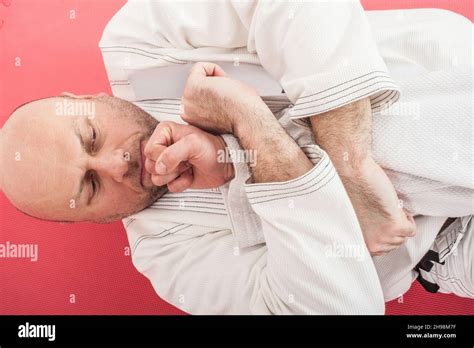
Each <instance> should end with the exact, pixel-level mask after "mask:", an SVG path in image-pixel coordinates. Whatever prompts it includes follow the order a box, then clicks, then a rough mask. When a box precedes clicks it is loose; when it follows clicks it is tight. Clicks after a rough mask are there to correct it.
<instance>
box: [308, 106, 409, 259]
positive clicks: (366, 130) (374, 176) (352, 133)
mask: <svg viewBox="0 0 474 348" xmlns="http://www.w3.org/2000/svg"><path fill="white" fill-rule="evenodd" d="M310 120H311V125H312V127H313V133H314V136H315V139H316V142H317V143H318V145H319V146H321V148H323V149H324V150H325V151H326V152H327V153H328V155H329V157H330V158H331V160H332V162H333V163H334V166H335V167H336V170H337V172H338V174H339V176H340V177H341V180H342V182H343V183H344V187H345V188H346V191H347V193H348V195H349V197H350V199H351V202H352V205H353V206H354V210H355V212H356V214H357V217H358V219H359V223H360V227H361V229H362V233H363V234H364V239H365V243H366V244H367V247H368V249H369V251H370V253H371V254H372V255H382V254H384V253H387V252H389V251H391V250H394V249H396V248H397V247H399V246H400V245H402V244H403V243H404V242H405V240H406V238H407V237H412V236H414V235H415V230H416V226H415V221H414V220H413V217H411V216H410V215H408V214H406V213H405V211H404V210H403V207H402V206H401V205H400V204H399V200H398V197H397V194H396V192H395V189H394V187H393V185H392V183H391V182H390V180H389V179H388V177H387V176H386V174H385V172H384V171H383V170H382V168H381V167H380V166H379V165H378V164H377V163H375V161H374V160H373V158H372V151H371V150H372V149H371V145H372V111H371V107H370V100H369V98H366V99H362V100H359V101H357V102H354V103H352V104H349V105H346V106H343V107H341V108H339V109H336V110H332V111H328V112H326V113H323V114H321V115H317V116H313V117H311V119H310Z"/></svg>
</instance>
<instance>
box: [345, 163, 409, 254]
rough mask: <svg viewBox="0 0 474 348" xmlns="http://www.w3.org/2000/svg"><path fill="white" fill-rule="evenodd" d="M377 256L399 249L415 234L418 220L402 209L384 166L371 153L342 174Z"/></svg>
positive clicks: (370, 244) (363, 230)
mask: <svg viewBox="0 0 474 348" xmlns="http://www.w3.org/2000/svg"><path fill="white" fill-rule="evenodd" d="M339 176H340V177H341V180H342V182H343V184H344V187H345V188H346V191H347V193H348V195H349V198H350V199H351V202H352V205H353V207H354V210H355V212H356V214H357V217H358V220H359V223H360V226H361V229H362V233H363V235H364V239H365V243H366V245H367V248H368V249H369V251H370V253H371V254H372V255H374V256H379V255H383V254H385V253H387V252H390V251H392V250H395V249H397V248H398V247H399V246H401V245H402V244H403V243H405V241H406V239H407V238H408V237H413V236H414V235H415V230H416V228H415V221H414V219H413V217H412V216H411V215H410V214H408V213H406V212H405V211H404V210H403V207H402V205H401V204H400V202H399V200H398V197H397V193H396V192H395V189H394V187H393V185H392V183H391V182H390V179H389V178H388V177H387V175H386V174H385V172H384V171H383V169H382V168H381V167H380V166H379V165H378V164H377V163H375V161H374V160H373V159H372V158H371V157H369V158H367V159H366V160H365V161H364V163H361V164H360V166H359V167H358V168H357V169H356V170H352V171H350V172H349V171H347V170H346V171H344V170H342V171H341V173H340V174H339Z"/></svg>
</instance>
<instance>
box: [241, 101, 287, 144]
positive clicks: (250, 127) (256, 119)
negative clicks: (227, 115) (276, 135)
mask: <svg viewBox="0 0 474 348" xmlns="http://www.w3.org/2000/svg"><path fill="white" fill-rule="evenodd" d="M234 115H235V116H234V118H233V120H232V128H233V135H234V136H235V137H236V138H238V139H240V138H241V137H243V136H246V135H248V134H249V132H252V131H255V130H256V127H259V126H260V125H262V124H266V123H269V124H272V123H278V121H277V120H276V119H275V116H274V115H273V113H272V112H271V110H270V109H269V108H268V106H267V105H266V104H265V103H264V102H263V100H262V99H261V98H260V97H255V98H252V99H249V100H248V102H246V103H245V104H242V105H240V106H239V108H238V110H236V112H235V113H234Z"/></svg>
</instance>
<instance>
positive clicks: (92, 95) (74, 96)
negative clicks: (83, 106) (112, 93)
mask: <svg viewBox="0 0 474 348" xmlns="http://www.w3.org/2000/svg"><path fill="white" fill-rule="evenodd" d="M60 96H61V97H68V98H73V99H93V98H100V97H106V96H108V94H107V93H103V92H101V93H97V94H83V95H76V94H74V93H70V92H62V93H61V94H60Z"/></svg>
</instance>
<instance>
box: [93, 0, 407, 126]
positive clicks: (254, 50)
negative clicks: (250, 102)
mask: <svg viewBox="0 0 474 348" xmlns="http://www.w3.org/2000/svg"><path fill="white" fill-rule="evenodd" d="M100 47H101V49H102V52H103V54H104V60H105V61H106V67H107V71H108V73H109V78H110V80H111V84H112V85H113V86H118V87H116V88H117V89H118V88H120V85H121V84H125V83H126V82H127V75H129V74H130V71H133V70H140V69H147V68H151V67H160V66H171V65H179V64H186V63H187V62H191V61H203V60H207V61H217V62H218V61H230V62H232V61H234V62H235V60H236V59H237V60H240V61H241V62H247V63H253V64H261V65H262V66H263V68H264V69H265V70H267V71H268V72H269V73H270V75H271V76H272V77H273V78H274V79H275V80H276V81H279V82H280V84H281V85H282V87H283V88H284V90H285V92H286V94H287V96H288V98H289V99H290V100H291V101H292V102H293V103H294V105H295V107H294V108H293V110H292V118H293V119H298V118H304V117H308V116H313V115H317V114H320V113H323V112H326V111H329V110H332V109H336V108H339V107H341V106H344V105H346V104H349V103H351V102H354V101H357V100H359V99H362V98H364V97H370V100H371V104H372V111H373V112H377V111H380V110H381V109H382V108H384V107H385V106H387V105H390V104H391V103H393V102H394V101H396V100H398V98H399V90H398V87H397V86H396V84H395V83H394V81H393V80H392V78H391V76H390V74H389V73H388V70H387V67H386V65H385V63H384V61H383V59H382V58H381V57H380V55H379V53H378V50H377V47H376V45H375V42H374V39H373V37H372V34H371V28H370V26H369V24H368V22H367V19H366V17H365V14H364V11H363V8H362V6H361V5H360V3H359V1H357V0H340V1H301V2H299V1H295V2H290V1H204V2H172V1H131V2H129V3H127V4H126V5H125V6H124V7H123V8H122V9H121V10H120V11H119V12H118V13H117V14H116V15H115V16H114V18H113V19H112V20H111V21H110V23H109V24H108V25H107V28H106V30H105V31H104V35H103V37H102V40H101V42H100ZM127 66H128V67H127Z"/></svg>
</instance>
